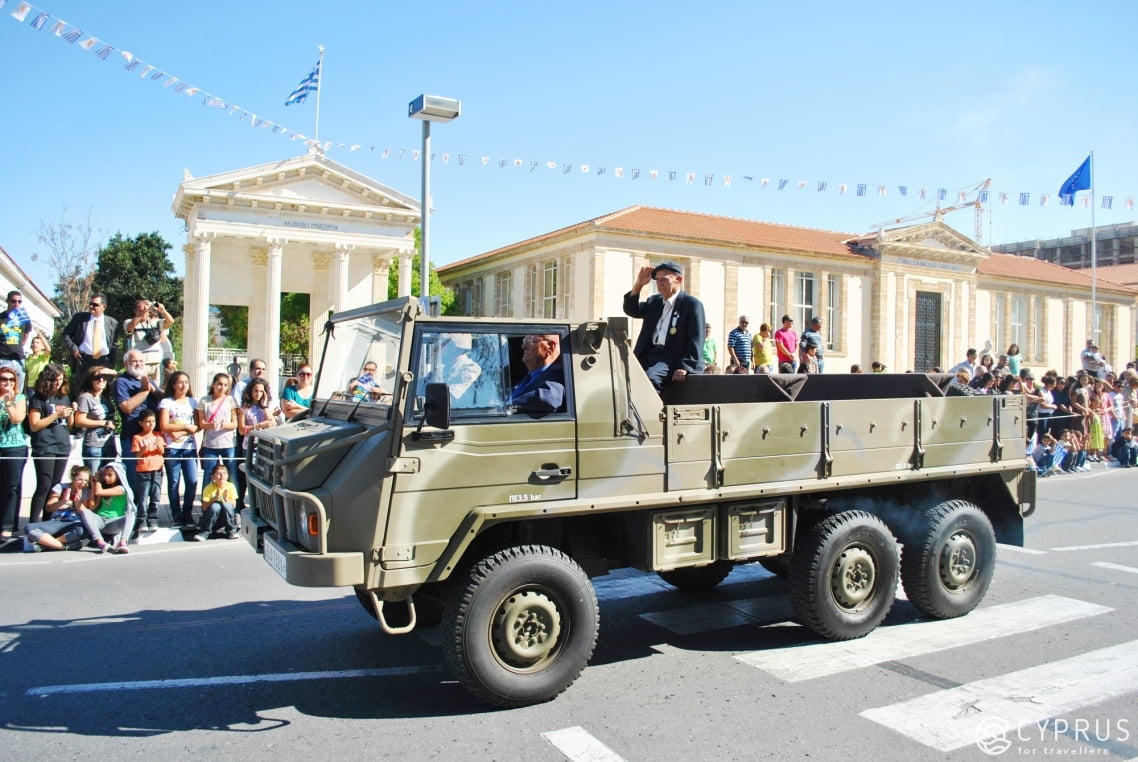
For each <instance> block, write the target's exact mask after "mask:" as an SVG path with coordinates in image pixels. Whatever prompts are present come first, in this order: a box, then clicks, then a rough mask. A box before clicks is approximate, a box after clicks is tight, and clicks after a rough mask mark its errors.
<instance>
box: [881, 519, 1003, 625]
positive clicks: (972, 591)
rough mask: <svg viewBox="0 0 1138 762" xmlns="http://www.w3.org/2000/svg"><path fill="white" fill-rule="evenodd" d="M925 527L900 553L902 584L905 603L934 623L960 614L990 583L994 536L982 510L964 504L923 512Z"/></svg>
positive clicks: (962, 613) (993, 560) (967, 609)
mask: <svg viewBox="0 0 1138 762" xmlns="http://www.w3.org/2000/svg"><path fill="white" fill-rule="evenodd" d="M924 520H925V521H924V528H923V529H922V530H921V531H919V532H915V533H914V535H915V536H914V538H913V539H912V541H911V542H909V543H907V544H906V545H905V548H904V550H903V551H902V553H901V583H902V584H903V585H904V587H905V595H907V596H908V598H909V602H910V603H912V604H913V605H914V606H916V607H917V608H918V609H919V610H920V611H921V612H923V613H925V614H927V615H928V616H931V617H934V618H936V619H951V618H953V617H958V616H963V615H965V614H967V613H968V612H969V611H971V610H972V609H974V608H976V606H977V605H979V603H980V601H981V600H983V599H984V594H985V593H987V592H988V586H989V585H990V584H991V583H992V575H993V573H994V571H995V564H996V533H995V532H994V531H993V530H992V523H991V522H990V521H989V520H988V517H987V516H985V515H984V512H983V511H981V510H980V509H979V508H977V507H976V506H975V505H973V504H972V503H970V502H968V501H966V500H949V501H947V502H944V503H941V504H939V505H935V506H933V507H931V508H929V509H928V510H926V511H925V514H924Z"/></svg>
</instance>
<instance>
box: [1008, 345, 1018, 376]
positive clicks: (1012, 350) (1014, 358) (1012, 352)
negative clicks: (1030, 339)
mask: <svg viewBox="0 0 1138 762" xmlns="http://www.w3.org/2000/svg"><path fill="white" fill-rule="evenodd" d="M1019 361H1020V356H1019V344H1012V345H1011V346H1010V347H1008V371H1009V372H1010V373H1012V374H1014V375H1017V376H1018V375H1019V370H1020V368H1019Z"/></svg>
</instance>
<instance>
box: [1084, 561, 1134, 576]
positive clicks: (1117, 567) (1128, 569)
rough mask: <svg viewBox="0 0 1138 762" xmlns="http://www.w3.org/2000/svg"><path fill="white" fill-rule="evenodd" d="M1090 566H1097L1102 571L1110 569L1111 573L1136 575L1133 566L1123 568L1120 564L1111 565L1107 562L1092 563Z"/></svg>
mask: <svg viewBox="0 0 1138 762" xmlns="http://www.w3.org/2000/svg"><path fill="white" fill-rule="evenodd" d="M1091 566H1098V567H1099V568H1102V569H1111V570H1113V571H1121V572H1130V573H1131V574H1138V569H1135V568H1134V567H1133V566H1123V565H1122V564H1112V563H1110V562H1109V561H1094V562H1092V563H1091Z"/></svg>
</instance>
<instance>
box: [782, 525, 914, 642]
mask: <svg viewBox="0 0 1138 762" xmlns="http://www.w3.org/2000/svg"><path fill="white" fill-rule="evenodd" d="M897 565H898V557H897V541H896V540H894V539H893V535H892V534H890V532H889V529H888V527H886V526H885V523H884V522H883V521H881V519H879V518H877V517H875V516H872V515H870V514H868V513H865V512H864V511H845V512H842V513H837V514H834V515H832V516H829V517H828V518H826V519H824V520H823V521H821V522H819V523H818V524H817V525H815V526H814V527H811V529H810V530H809V532H808V533H807V534H806V535H805V536H804V537H803V538H802V539H801V542H800V543H799V544H798V545H797V546H796V548H795V551H794V559H793V564H792V566H791V570H790V596H791V601H792V602H793V604H794V611H795V614H796V615H797V617H798V619H799V621H801V622H802V624H803V625H805V626H806V627H808V628H809V629H811V630H813V631H814V632H816V633H818V634H819V635H821V636H823V637H826V638H830V639H831V640H851V639H853V638H860V637H862V636H863V635H866V634H867V633H869V632H871V631H872V630H873V629H874V628H875V627H877V625H879V624H880V623H881V621H882V620H883V619H884V618H885V616H886V614H888V613H889V609H890V608H891V607H892V606H893V596H894V593H895V591H896V589H897Z"/></svg>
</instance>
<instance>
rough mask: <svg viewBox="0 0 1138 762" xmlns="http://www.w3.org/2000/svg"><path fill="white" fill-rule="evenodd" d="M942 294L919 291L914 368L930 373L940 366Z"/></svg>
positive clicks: (919, 371)
mask: <svg viewBox="0 0 1138 762" xmlns="http://www.w3.org/2000/svg"><path fill="white" fill-rule="evenodd" d="M940 319H941V295H940V294H934V293H930V292H928V291H918V292H917V321H916V326H915V329H916V330H915V334H916V335H915V337H914V338H915V344H916V346H915V350H916V357H915V359H914V361H913V370H914V371H916V372H917V373H928V371H929V369H930V368H934V367H940Z"/></svg>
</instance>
